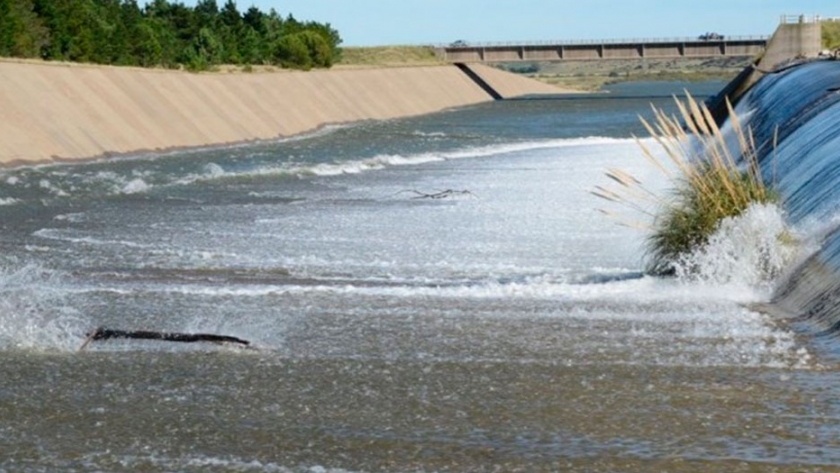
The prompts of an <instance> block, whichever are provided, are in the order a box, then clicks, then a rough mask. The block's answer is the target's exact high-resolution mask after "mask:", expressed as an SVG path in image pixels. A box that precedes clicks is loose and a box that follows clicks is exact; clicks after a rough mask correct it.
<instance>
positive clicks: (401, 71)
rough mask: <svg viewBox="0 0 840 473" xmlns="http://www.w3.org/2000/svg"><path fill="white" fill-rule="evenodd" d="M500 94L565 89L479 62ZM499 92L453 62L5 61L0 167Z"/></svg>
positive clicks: (268, 131)
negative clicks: (244, 66)
mask: <svg viewBox="0 0 840 473" xmlns="http://www.w3.org/2000/svg"><path fill="white" fill-rule="evenodd" d="M477 72H478V73H479V74H486V75H487V76H488V77H486V78H485V80H486V81H487V82H488V83H490V84H491V85H493V86H494V88H496V89H498V90H499V91H500V93H502V95H503V96H504V97H511V96H516V95H526V94H533V93H545V92H551V91H554V92H557V89H553V88H551V86H548V85H546V84H542V83H539V82H536V81H533V80H530V79H526V78H523V77H518V76H515V75H513V74H508V73H505V72H503V71H499V70H496V69H491V68H478V70H477ZM490 100H492V98H491V97H490V96H489V95H488V94H487V93H486V92H485V91H484V90H482V89H481V88H480V87H479V86H478V85H477V84H476V83H475V82H474V81H472V80H471V79H470V78H468V77H467V76H466V75H465V74H464V73H462V72H461V71H460V70H458V69H457V68H456V67H455V66H451V65H445V66H432V67H410V68H385V69H355V70H351V69H346V70H329V71H311V72H273V73H252V74H190V73H185V72H179V71H162V70H149V69H136V68H118V67H101V66H79V65H66V64H50V63H19V62H0V164H7V165H8V164H10V163H12V164H14V163H33V162H43V161H49V160H53V159H80V158H94V157H99V156H103V155H109V154H125V153H132V152H138V151H141V150H163V149H172V148H182V147H198V146H208V145H218V144H226V143H236V142H244V141H249V140H266V139H272V138H275V137H278V136H289V135H294V134H299V133H302V132H306V131H310V130H314V129H317V128H318V127H320V126H323V125H325V124H330V123H346V122H352V121H358V120H381V119H389V118H396V117H406V116H414V115H422V114H426V113H431V112H436V111H440V110H444V109H447V108H453V107H461V106H466V105H472V104H477V103H481V102H485V101H490Z"/></svg>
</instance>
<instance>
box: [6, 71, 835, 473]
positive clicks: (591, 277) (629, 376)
mask: <svg viewBox="0 0 840 473" xmlns="http://www.w3.org/2000/svg"><path fill="white" fill-rule="evenodd" d="M681 87H682V86H681V85H674V86H663V85H662V84H642V85H626V86H622V87H618V88H617V90H615V91H614V93H613V94H609V95H595V96H586V97H578V98H562V99H550V100H520V101H507V102H497V103H490V104H485V105H481V106H476V107H470V108H466V109H461V110H455V111H449V112H445V113H440V114H435V115H431V116H426V117H421V118H413V119H405V120H394V121H389V122H384V123H362V124H357V125H354V126H346V127H334V128H329V129H325V130H323V131H321V132H318V133H315V134H312V135H309V136H304V137H299V138H295V139H290V140H285V141H279V142H273V143H264V144H259V145H249V146H242V147H232V148H223V149H208V150H197V151H193V152H186V153H174V154H167V155H149V156H137V157H133V158H129V159H119V160H111V161H107V162H95V163H87V164H81V165H57V166H43V167H27V168H19V169H11V170H4V171H2V172H0V225H2V234H0V249H1V250H2V251H0V261H2V266H0V309H2V310H0V471H3V472H5V471H10V472H11V471H281V472H282V471H557V470H569V469H575V470H581V471H652V470H663V471H710V470H717V471H802V470H803V469H831V468H832V466H834V465H840V425H838V419H840V403H838V401H837V399H836V393H837V392H838V390H839V389H840V379H838V376H837V372H836V371H835V370H834V369H833V368H831V367H827V366H825V363H822V362H821V358H820V357H821V354H820V349H819V347H816V346H812V345H811V344H809V343H808V342H807V340H800V339H799V338H798V337H797V335H796V333H795V332H794V331H793V329H792V328H790V327H787V326H782V325H779V324H777V323H775V322H774V321H773V320H772V319H771V318H770V317H769V316H767V315H763V314H760V313H757V312H754V311H751V310H749V307H751V306H752V304H754V303H760V302H765V301H767V300H768V298H769V297H770V292H771V289H772V288H771V287H769V286H768V285H766V284H764V285H762V284H756V283H755V281H754V280H752V279H751V278H750V277H748V276H745V275H743V274H742V271H736V270H734V269H732V268H734V267H737V265H735V266H733V265H731V264H730V265H729V266H727V265H722V266H721V265H717V263H715V262H714V261H711V262H710V263H709V264H710V265H711V266H716V265H717V266H718V268H717V271H718V272H720V271H724V272H725V273H726V274H725V275H724V276H725V277H719V276H720V275H718V276H716V277H713V278H707V279H703V280H699V281H698V280H693V281H685V280H680V279H659V278H652V277H648V276H644V275H643V274H642V273H641V267H642V261H643V241H644V233H643V232H640V231H639V230H636V229H633V228H627V227H623V226H619V225H616V223H615V221H613V220H611V219H609V218H606V217H604V216H603V215H602V214H600V213H599V212H598V211H597V209H598V208H601V207H603V205H604V204H603V202H599V201H597V199H596V198H595V197H594V196H592V195H591V194H590V193H589V191H590V190H592V189H593V187H594V186H595V185H596V184H602V183H603V181H604V180H605V178H604V176H603V173H604V171H605V170H606V169H608V168H611V167H618V168H621V169H625V170H628V171H630V172H632V173H633V174H634V175H636V176H637V177H640V178H642V179H643V180H645V182H646V184H647V186H648V187H649V188H650V189H656V190H662V189H664V188H666V187H667V186H668V185H669V183H667V182H665V181H664V179H663V178H662V177H661V176H660V175H659V174H658V173H657V171H656V170H655V169H653V168H652V167H651V166H650V165H649V164H648V163H647V162H646V161H645V160H644V159H643V158H642V157H641V154H640V152H639V148H638V146H637V144H636V143H635V142H634V140H633V139H631V135H633V134H637V135H642V134H644V130H643V128H641V126H640V125H639V122H638V118H637V115H638V114H646V113H648V111H649V104H650V103H654V104H656V105H660V106H665V107H668V106H669V103H670V97H669V96H670V94H671V93H677V92H679V91H680V90H681ZM719 87H720V84H709V85H707V86H706V87H705V88H703V87H696V86H695V88H696V89H697V90H695V93H696V94H699V95H701V96H702V95H703V94H707V93H712V92H714V91H715V90H716V89H717V88H719ZM447 190H451V191H453V192H451V193H449V194H447V195H446V196H445V197H444V198H439V199H432V198H427V197H425V196H426V195H429V194H433V193H437V192H442V191H447ZM766 213H767V212H764V213H762V212H757V214H756V216H754V217H753V218H755V219H757V220H755V221H753V222H752V224H751V225H747V228H751V229H752V230H750V231H752V232H759V233H760V232H761V231H762V228H764V227H766V226H768V225H770V224H771V223H769V222H772V221H774V220H773V218H774V217H773V216H772V215H771V216H767V215H766ZM770 213H771V214H772V212H770ZM777 217H778V216H777V215H776V218H777ZM763 219H767V220H763ZM809 228H811V227H803V228H798V229H797V230H798V231H801V232H807V231H809ZM733 241H735V240H733ZM737 241H738V242H740V243H735V244H736V245H739V247H738V248H735V249H734V250H733V249H732V248H729V249H728V250H727V251H728V253H727V254H728V255H729V256H731V255H732V254H733V253H734V254H736V255H737V254H742V253H743V254H747V253H749V250H750V246H751V243H750V241H752V240H749V239H745V240H743V241H741V240H737ZM730 259H731V258H730ZM712 260H714V258H712ZM730 263H731V261H730ZM721 268H723V269H721ZM727 268H729V269H727ZM742 269H743V268H742ZM97 326H106V327H111V328H121V329H153V330H170V331H179V332H210V333H220V334H226V335H233V336H237V337H241V338H245V339H248V340H251V341H252V342H253V343H254V344H255V345H256V346H257V347H258V349H257V350H242V349H236V348H232V347H217V346H214V345H200V344H189V345H181V344H166V343H163V342H152V341H97V342H94V343H92V344H91V345H90V346H89V347H88V349H87V350H86V351H85V352H83V353H78V352H77V349H78V348H79V346H80V345H81V343H82V340H83V339H84V335H85V333H86V332H88V331H89V330H91V329H93V328H94V327H97Z"/></svg>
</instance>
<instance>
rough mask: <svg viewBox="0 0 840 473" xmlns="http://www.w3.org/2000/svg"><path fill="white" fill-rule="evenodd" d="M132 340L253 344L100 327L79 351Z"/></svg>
mask: <svg viewBox="0 0 840 473" xmlns="http://www.w3.org/2000/svg"><path fill="white" fill-rule="evenodd" d="M117 338H122V339H130V340H160V341H164V342H181V343H195V342H211V343H235V344H238V345H243V346H250V345H251V342H249V341H248V340H243V339H241V338H237V337H231V336H228V335H216V334H212V333H178V332H157V331H150V330H114V329H107V328H103V327H99V328H97V329H96V330H94V331H92V332H90V333H88V334H87V338H86V339H85V342H84V343H83V344H82V346H81V347H79V351H82V350H84V349H85V347H87V346H88V344H89V343H90V342H92V341H95V340H111V339H117Z"/></svg>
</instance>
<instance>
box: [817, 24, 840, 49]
mask: <svg viewBox="0 0 840 473" xmlns="http://www.w3.org/2000/svg"><path fill="white" fill-rule="evenodd" d="M820 27H821V29H822V46H823V48H825V49H837V48H840V21H823V22H822V23H821V24H820Z"/></svg>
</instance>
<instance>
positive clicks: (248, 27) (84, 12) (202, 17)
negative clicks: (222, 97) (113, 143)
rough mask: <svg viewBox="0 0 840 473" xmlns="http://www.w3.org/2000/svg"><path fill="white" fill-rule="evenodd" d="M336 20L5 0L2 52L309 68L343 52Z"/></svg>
mask: <svg viewBox="0 0 840 473" xmlns="http://www.w3.org/2000/svg"><path fill="white" fill-rule="evenodd" d="M339 44H341V37H340V36H339V34H338V32H337V31H336V30H335V29H333V28H332V27H330V25H329V24H328V23H327V24H322V23H316V22H311V21H310V22H300V21H298V20H296V19H295V18H294V17H293V16H292V15H289V16H288V17H286V18H283V17H281V16H280V15H279V14H278V13H277V12H276V11H275V10H274V9H272V10H271V11H270V12H268V13H263V12H262V11H260V10H259V9H258V8H256V7H253V6H252V7H250V8H249V9H248V10H247V11H245V13H244V14H243V13H240V12H239V10H238V9H237V7H236V3H235V2H234V0H226V1H225V3H224V5H223V6H222V7H221V9H220V8H219V7H218V5H217V4H216V0H197V2H196V5H195V7H192V8H190V7H187V6H185V5H184V4H183V3H178V2H170V1H169V0H149V1H148V3H147V4H146V5H145V6H144V7H143V8H140V6H139V5H138V3H137V0H0V56H7V57H19V58H41V59H47V60H62V61H76V62H92V63H97V64H115V65H127V66H143V67H156V66H161V67H168V68H177V67H185V68H187V69H190V70H205V69H209V68H212V67H215V66H217V65H220V64H236V65H252V64H253V65H260V64H272V65H279V66H282V67H289V68H299V69H309V68H312V67H330V66H332V64H333V63H335V62H337V61H338V60H339V59H340V57H341V50H340V49H339V47H338V46H339Z"/></svg>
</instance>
